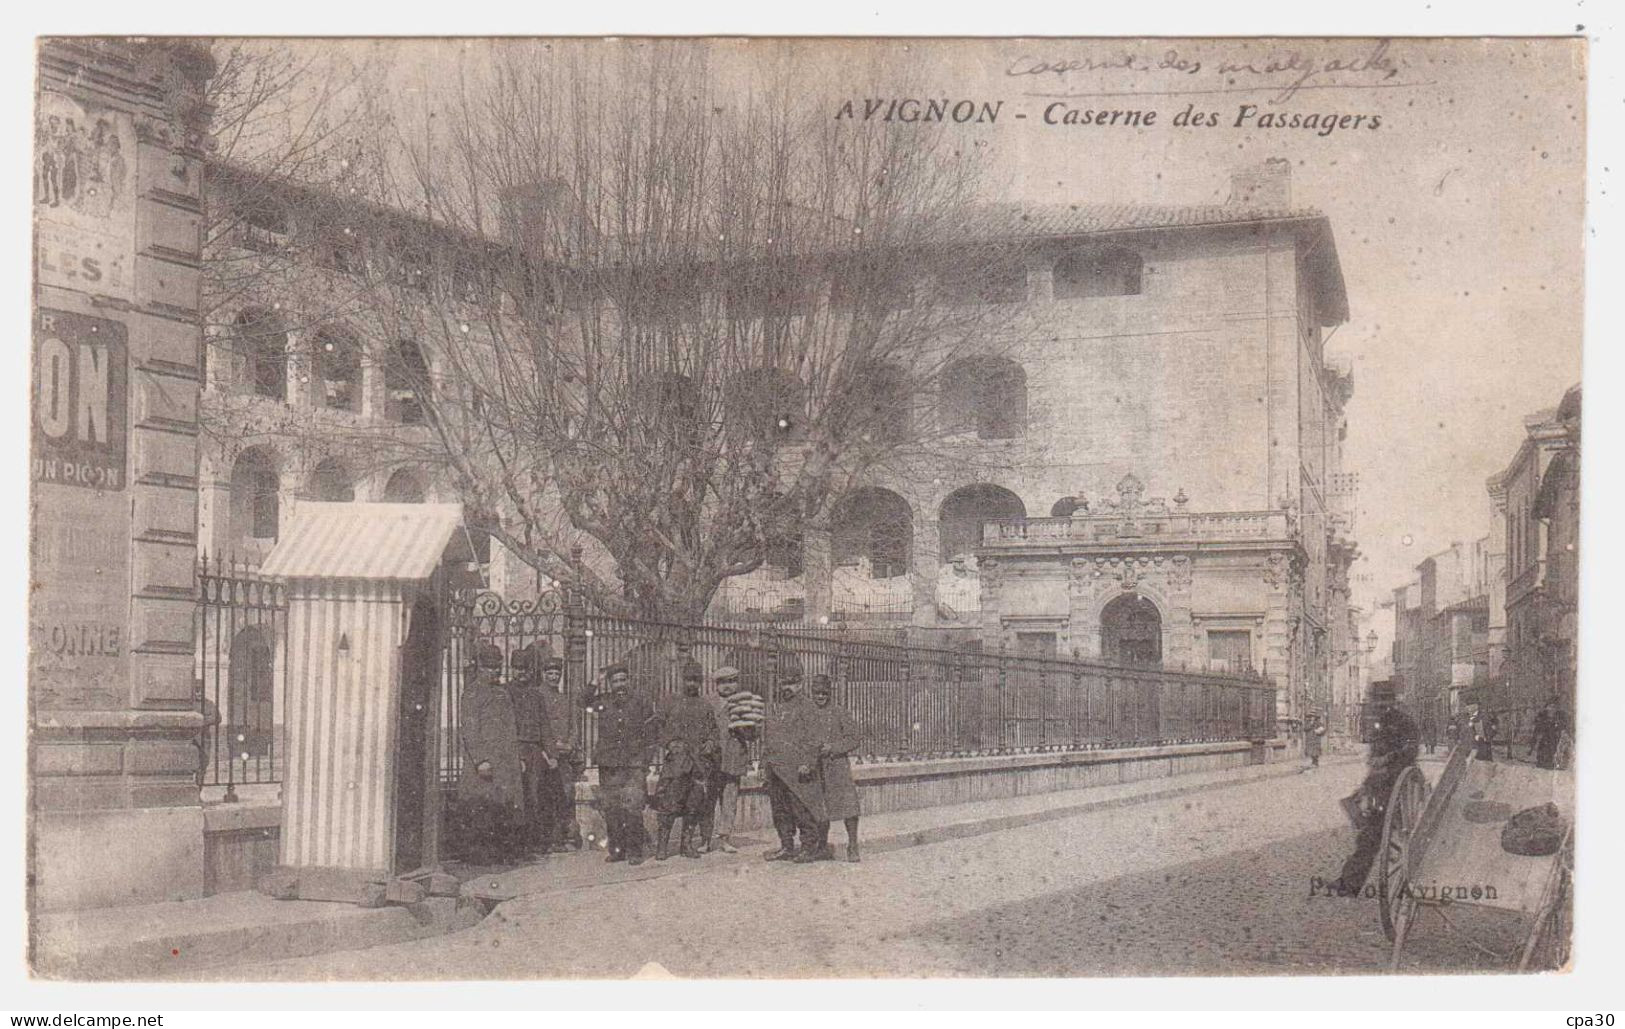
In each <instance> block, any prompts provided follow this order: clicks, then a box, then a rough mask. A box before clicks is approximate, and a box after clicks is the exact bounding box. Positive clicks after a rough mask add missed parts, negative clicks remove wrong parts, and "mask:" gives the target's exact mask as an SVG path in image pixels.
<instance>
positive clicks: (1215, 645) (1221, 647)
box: [1207, 629, 1253, 672]
mask: <svg viewBox="0 0 1625 1029" xmlns="http://www.w3.org/2000/svg"><path fill="white" fill-rule="evenodd" d="M1207 656H1208V663H1209V667H1210V668H1211V669H1213V670H1214V671H1219V672H1250V671H1252V668H1253V634H1252V633H1251V632H1250V631H1249V630H1247V629H1217V630H1215V629H1209V630H1208V634H1207Z"/></svg>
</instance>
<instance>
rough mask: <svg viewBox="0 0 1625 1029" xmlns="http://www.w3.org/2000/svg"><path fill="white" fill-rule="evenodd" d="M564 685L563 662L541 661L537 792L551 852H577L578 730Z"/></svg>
mask: <svg viewBox="0 0 1625 1029" xmlns="http://www.w3.org/2000/svg"><path fill="white" fill-rule="evenodd" d="M575 699H576V698H575V697H574V696H573V694H572V692H571V690H570V688H569V687H568V686H567V685H566V683H565V681H564V659H563V658H561V657H554V656H552V655H548V656H547V657H544V658H543V659H542V707H543V709H544V710H545V712H546V714H547V722H546V728H547V741H546V750H547V753H546V754H545V755H543V758H544V759H543V762H542V766H543V767H542V774H541V778H540V781H539V782H538V783H537V788H538V790H539V791H540V792H541V800H542V819H543V822H544V829H545V831H546V833H547V840H548V843H549V844H550V845H551V846H552V848H553V850H554V851H555V852H559V853H562V852H564V851H570V850H580V849H581V823H580V822H578V821H576V798H575V792H576V783H578V782H580V781H581V769H582V764H583V763H582V760H581V728H580V726H579V725H577V717H576V716H577V715H578V714H579V711H578V710H577V704H576V702H575Z"/></svg>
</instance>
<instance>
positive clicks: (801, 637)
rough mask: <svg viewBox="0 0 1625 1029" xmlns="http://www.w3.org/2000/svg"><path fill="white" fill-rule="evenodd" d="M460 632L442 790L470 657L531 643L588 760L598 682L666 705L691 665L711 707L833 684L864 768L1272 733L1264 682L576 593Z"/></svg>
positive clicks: (485, 612)
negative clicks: (739, 693) (556, 665)
mask: <svg viewBox="0 0 1625 1029" xmlns="http://www.w3.org/2000/svg"><path fill="white" fill-rule="evenodd" d="M457 602H458V603H460V604H461V605H463V607H462V610H463V612H464V613H462V614H458V613H454V614H453V617H452V618H451V619H450V624H451V626H452V639H451V641H450V642H449V645H448V648H447V660H448V664H447V674H446V676H445V684H446V690H447V692H446V694H445V696H444V698H443V705H442V710H443V711H444V712H445V713H446V714H445V724H444V726H443V730H444V731H443V732H442V747H443V750H442V764H441V769H442V775H443V777H444V778H446V779H447V780H448V781H455V779H456V777H457V774H458V767H457V764H458V762H457V754H458V746H457V740H456V727H457V718H456V693H457V692H458V691H460V689H461V681H462V679H461V677H462V671H461V670H462V668H463V665H464V664H465V663H466V660H465V659H464V656H463V655H465V654H466V653H467V648H468V647H469V646H471V645H472V644H474V643H477V642H488V643H492V644H494V645H495V646H496V647H497V648H498V649H499V650H501V651H502V653H503V654H504V664H505V667H507V664H508V662H510V661H511V659H512V655H513V654H515V653H517V652H518V651H519V650H520V649H521V648H523V647H525V646H528V645H530V644H532V643H540V644H542V645H543V646H545V647H546V648H547V650H548V652H549V653H552V654H555V655H559V656H561V657H563V658H564V659H565V661H566V669H567V670H566V681H567V683H569V684H570V687H569V688H570V689H571V691H572V693H573V694H575V695H576V699H577V701H578V703H577V704H576V705H575V707H576V710H577V712H578V713H577V715H576V717H578V718H579V719H580V722H579V723H578V726H577V728H578V732H579V734H580V737H579V738H581V739H582V740H583V741H584V742H585V756H586V757H587V761H588V764H589V765H590V764H591V761H592V748H593V744H594V742H595V740H596V726H595V725H594V720H593V718H592V717H591V716H590V715H589V714H588V712H587V711H586V705H585V699H586V696H587V694H588V693H590V691H591V690H592V689H593V688H595V687H596V685H597V684H598V683H600V682H601V680H602V676H603V670H604V669H605V668H606V667H608V666H609V665H611V664H613V663H616V662H622V663H625V664H626V665H627V666H628V667H629V668H630V670H631V673H632V678H633V681H634V684H635V686H636V687H637V688H639V689H642V690H646V691H648V693H649V694H650V696H651V699H653V700H655V701H656V703H657V704H658V703H659V702H660V701H661V700H662V699H663V698H665V697H668V696H671V695H673V694H675V693H676V692H678V690H679V677H680V674H681V668H682V666H683V664H684V663H685V662H687V661H695V662H697V663H698V664H699V665H700V667H701V668H702V669H703V670H704V672H705V676H706V684H705V687H704V690H705V693H706V695H708V696H712V697H714V696H715V685H714V682H715V675H716V672H717V670H718V669H719V668H721V667H723V666H725V665H731V666H733V667H735V668H738V669H739V671H740V678H741V682H742V685H744V686H745V688H747V689H750V690H752V691H753V692H755V693H757V694H759V695H761V696H762V697H763V698H764V700H765V701H766V703H767V705H768V707H769V710H772V709H773V708H774V707H775V706H776V705H777V703H778V701H777V693H778V689H777V687H778V685H779V683H781V682H782V681H784V679H786V678H787V677H789V676H791V675H797V676H799V677H800V678H801V679H802V680H803V681H804V682H805V681H808V680H810V679H811V678H812V677H813V676H814V675H819V674H823V675H828V676H829V677H830V680H831V683H832V686H833V688H834V692H835V702H836V703H838V704H841V705H843V706H844V707H846V708H847V709H848V710H849V711H851V712H852V714H853V715H854V717H855V718H856V719H857V721H858V724H859V726H860V727H861V729H862V730H863V737H864V742H863V746H862V748H861V749H860V751H859V752H858V753H857V754H856V755H854V756H855V757H856V758H857V759H858V760H860V761H903V760H913V759H922V758H934V757H974V756H981V755H990V754H1009V753H1022V752H1041V751H1058V750H1086V749H1097V748H1107V747H1128V746H1142V745H1152V744H1161V743H1182V742H1207V741H1224V740H1250V739H1259V738H1264V737H1268V736H1273V735H1274V733H1275V725H1276V720H1275V688H1274V686H1273V684H1271V683H1270V682H1269V681H1267V680H1265V679H1263V678H1260V677H1255V676H1248V675H1232V674H1225V673H1217V672H1193V671H1184V670H1173V669H1165V668H1153V667H1137V666H1129V665H1114V664H1110V663H1106V662H1100V661H1089V660H1082V659H1074V658H1060V657H1056V658H1041V657H1031V656H1025V655H1018V654H1014V653H1009V652H1007V651H1004V650H997V651H994V650H986V649H979V648H977V647H974V646H970V647H960V648H951V647H943V646H932V645H926V644H921V643H919V642H917V641H911V640H910V639H909V638H908V631H907V630H906V629H885V628H878V627H865V628H858V627H848V626H844V625H836V626H834V627H830V626H822V625H820V626H805V625H787V624H783V623H778V624H773V625H768V626H763V625H748V624H747V625H740V624H733V625H729V624H699V625H693V624H679V623H666V622H655V621H644V620H638V619H627V618H616V617H611V616H608V615H603V614H598V613H594V612H589V611H587V610H586V609H585V608H584V607H583V606H581V605H579V604H572V603H571V602H570V600H569V598H568V596H567V595H566V594H563V593H548V594H544V595H543V596H542V598H541V599H540V600H538V601H534V602H533V601H513V602H507V601H503V600H502V599H501V598H500V597H497V596H495V595H494V594H489V593H482V594H478V595H474V596H464V597H460V598H458V601H457Z"/></svg>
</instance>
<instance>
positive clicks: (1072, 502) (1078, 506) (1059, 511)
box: [1049, 497, 1089, 518]
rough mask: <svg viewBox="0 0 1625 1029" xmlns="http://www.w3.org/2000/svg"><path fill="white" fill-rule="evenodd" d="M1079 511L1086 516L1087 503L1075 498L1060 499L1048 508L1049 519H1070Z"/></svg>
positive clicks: (1087, 511)
mask: <svg viewBox="0 0 1625 1029" xmlns="http://www.w3.org/2000/svg"><path fill="white" fill-rule="evenodd" d="M1079 511H1082V512H1083V513H1084V514H1088V513H1089V505H1088V503H1086V502H1085V501H1083V500H1080V499H1079V498H1077V497H1062V498H1061V499H1060V500H1057V501H1056V502H1055V503H1054V504H1053V505H1051V506H1050V509H1049V516H1050V517H1051V518H1071V517H1072V516H1073V515H1075V514H1077V513H1078V512H1079Z"/></svg>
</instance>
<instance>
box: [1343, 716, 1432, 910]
mask: <svg viewBox="0 0 1625 1029" xmlns="http://www.w3.org/2000/svg"><path fill="white" fill-rule="evenodd" d="M1371 699H1372V702H1373V703H1374V704H1375V705H1376V707H1377V724H1376V726H1375V727H1374V729H1373V730H1372V734H1371V746H1370V749H1369V751H1368V752H1367V754H1366V774H1365V781H1364V782H1362V783H1361V784H1360V788H1359V789H1358V790H1356V791H1355V792H1354V793H1353V794H1352V795H1350V796H1348V797H1344V798H1343V800H1342V801H1341V803H1342V805H1343V811H1344V813H1345V814H1346V815H1348V816H1349V821H1351V822H1353V823H1354V825H1355V826H1356V828H1357V830H1358V832H1359V836H1358V837H1357V838H1356V840H1355V843H1354V853H1352V854H1350V855H1349V858H1348V860H1347V861H1345V862H1343V868H1342V871H1341V872H1339V874H1338V876H1337V879H1336V880H1334V882H1333V884H1332V885H1333V888H1334V889H1335V890H1336V892H1337V893H1338V894H1340V895H1343V894H1348V893H1359V891H1360V890H1361V889H1362V888H1364V886H1365V880H1366V877H1367V876H1368V875H1369V874H1370V873H1371V863H1372V862H1373V861H1374V860H1376V856H1377V850H1378V849H1379V848H1380V847H1381V846H1382V823H1383V817H1384V815H1385V813H1386V812H1387V810H1388V795H1389V794H1390V793H1392V792H1393V789H1394V782H1395V780H1397V779H1398V778H1399V775H1400V773H1401V772H1403V771H1405V769H1407V768H1410V767H1412V766H1414V765H1415V764H1416V755H1417V750H1418V743H1417V740H1418V733H1417V729H1416V722H1415V721H1414V720H1412V718H1411V716H1410V715H1408V714H1406V713H1405V712H1404V711H1403V710H1401V709H1400V707H1399V701H1398V698H1397V697H1396V696H1395V693H1394V691H1393V689H1392V688H1385V689H1377V688H1373V689H1372V691H1371Z"/></svg>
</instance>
